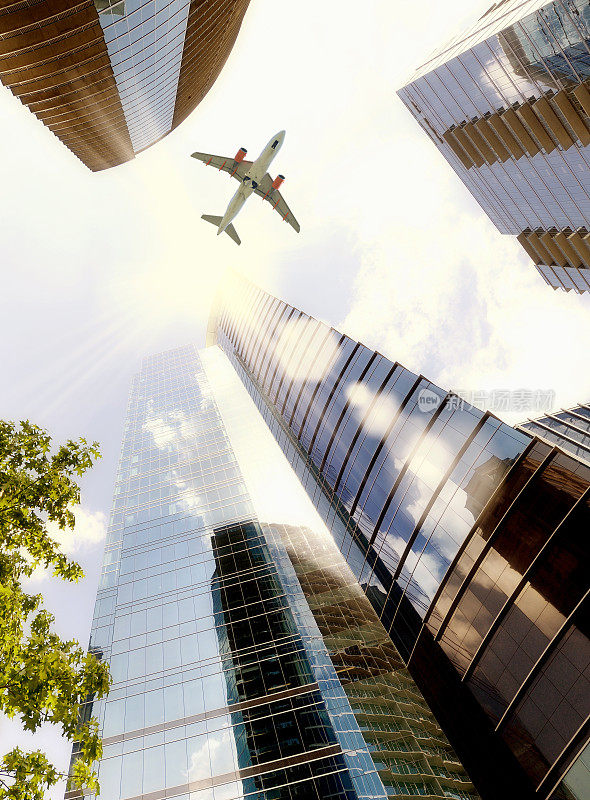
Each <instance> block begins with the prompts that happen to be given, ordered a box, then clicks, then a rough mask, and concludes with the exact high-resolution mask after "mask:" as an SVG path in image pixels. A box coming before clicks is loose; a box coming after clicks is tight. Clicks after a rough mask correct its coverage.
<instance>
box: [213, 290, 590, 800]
mask: <svg viewBox="0 0 590 800" xmlns="http://www.w3.org/2000/svg"><path fill="white" fill-rule="evenodd" d="M208 343H209V344H214V343H217V344H218V345H219V347H221V348H222V349H223V350H224V351H225V352H226V354H227V356H228V358H229V359H230V361H231V363H232V364H233V366H234V368H235V370H236V372H237V373H238V375H239V376H240V378H241V379H242V381H243V383H244V385H245V386H246V388H247V389H248V391H249V393H250V395H251V397H252V398H253V399H254V401H255V403H256V404H257V406H258V408H259V409H260V411H261V413H262V415H263V417H264V418H265V420H266V422H267V425H268V426H269V428H270V429H271V430H272V432H273V433H274V435H275V438H276V439H277V441H278V443H279V444H280V446H281V447H282V449H283V451H284V453H285V454H286V455H287V457H288V459H289V461H290V462H291V464H292V466H293V468H294V470H295V472H296V473H297V474H298V476H299V478H300V480H301V482H302V484H303V486H304V487H305V488H306V490H307V492H308V494H309V496H310V497H311V499H312V500H313V502H314V504H315V505H316V508H317V509H318V512H319V513H320V516H321V517H322V519H323V520H324V521H325V523H326V526H327V528H328V529H329V530H330V531H331V533H332V538H333V542H334V543H335V545H336V546H337V547H338V549H339V550H340V552H341V554H342V555H343V556H344V558H345V559H346V562H347V564H348V567H349V569H350V570H351V571H352V573H353V575H354V577H355V579H356V581H357V583H358V585H359V586H360V587H361V588H362V590H363V592H364V595H365V597H366V599H367V600H368V602H369V603H370V605H371V606H372V608H373V610H374V611H375V613H376V615H377V616H378V618H379V620H380V622H381V624H382V626H383V627H384V629H385V630H386V631H387V633H388V635H389V637H390V639H391V642H392V643H393V644H394V645H395V648H396V652H397V653H399V656H400V657H401V658H402V660H403V663H404V664H405V665H406V666H407V667H408V669H409V673H410V674H411V676H412V677H413V678H414V680H415V681H416V683H417V684H418V686H419V688H420V689H421V691H422V692H423V694H424V697H425V698H426V700H427V701H428V704H429V706H430V708H431V709H432V710H433V711H434V713H435V715H436V717H437V719H438V721H439V722H440V723H441V725H442V728H443V730H444V731H445V733H446V734H447V736H448V737H449V740H450V741H451V743H452V745H453V747H454V748H455V750H456V752H457V753H458V754H459V756H460V758H461V760H462V762H463V764H464V765H465V766H466V768H467V770H468V772H469V774H470V776H471V778H472V780H473V781H474V783H475V785H476V787H477V789H478V790H479V792H480V793H481V795H482V796H484V797H486V798H490V800H492V798H493V799H494V800H496V798H499V797H519V798H533V797H536V798H549V797H552V798H560V800H565V798H567V799H568V800H571V798H582V797H585V795H584V794H583V793H580V791H579V785H580V782H582V783H583V782H584V781H583V780H582V779H583V776H584V775H585V772H584V770H586V769H587V767H586V765H587V760H588V759H587V755H585V754H584V748H585V746H586V744H587V742H588V740H589V738H590V718H589V715H590V641H589V639H588V608H589V606H588V602H589V600H588V590H589V584H590V579H589V575H588V570H587V564H588V563H590V559H589V556H590V552H589V547H590V543H589V539H588V535H587V531H588V529H589V523H590V508H589V505H590V493H589V485H590V467H589V466H588V465H587V464H584V463H582V462H581V461H580V460H578V459H576V458H574V457H573V456H571V455H568V454H565V453H563V452H562V451H561V450H559V449H557V448H555V447H552V446H551V445H550V444H548V443H547V442H543V441H540V440H539V439H537V438H534V437H532V436H531V435H529V434H528V433H526V432H524V431H518V430H515V429H514V428H511V427H510V426H508V425H506V424H504V423H502V422H501V421H500V420H499V419H497V418H495V417H494V416H493V415H491V414H489V413H486V412H482V411H479V410H478V409H476V408H473V407H471V406H469V405H468V404H466V403H464V402H462V401H461V400H459V398H457V397H456V396H455V395H453V394H452V393H450V392H445V391H443V390H441V389H440V388H438V387H437V386H435V385H433V384H432V383H431V382H430V381H428V380H427V379H426V378H424V377H423V376H421V375H416V374H414V373H412V372H410V371H409V370H407V369H405V368H404V367H402V366H401V365H399V364H397V363H392V362H391V361H389V360H388V359H386V358H384V357H383V356H382V355H380V354H379V353H377V352H373V351H371V350H369V349H368V348H366V347H364V346H363V345H362V344H360V343H358V342H355V341H352V340H351V339H349V338H348V337H347V336H345V335H342V334H340V333H338V332H337V331H335V330H333V329H331V328H329V327H328V326H327V325H325V324H323V323H321V322H319V321H317V320H315V319H313V318H312V317H309V316H308V315H306V314H304V313H302V312H301V311H299V310H298V309H296V308H293V307H292V306H290V305H288V304H286V303H284V302H282V301H280V300H278V299H277V298H275V297H272V296H271V295H268V294H267V293H265V292H263V291H261V290H259V289H258V288H257V287H255V286H252V285H251V284H248V283H247V282H245V281H242V280H241V279H238V278H232V279H231V280H230V281H229V283H228V285H227V286H226V287H225V289H224V292H223V294H222V295H221V296H220V300H219V303H218V307H217V308H216V310H215V313H214V314H213V315H212V318H211V322H210V327H209V332H208ZM572 765H573V766H572ZM564 776H565V777H564ZM580 776H582V778H581V777H580Z"/></svg>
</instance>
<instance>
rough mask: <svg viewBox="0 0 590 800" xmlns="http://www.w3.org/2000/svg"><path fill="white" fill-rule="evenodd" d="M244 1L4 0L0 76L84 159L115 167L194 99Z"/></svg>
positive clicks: (224, 53) (97, 166)
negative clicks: (10, 0)
mask: <svg viewBox="0 0 590 800" xmlns="http://www.w3.org/2000/svg"><path fill="white" fill-rule="evenodd" d="M248 3H249V0H171V2H168V0H167V1H166V2H165V3H162V2H159V0H118V2H117V0H95V2H92V0H81V2H76V0H24V1H23V0H20V1H19V2H5V1H3V2H1V3H0V79H1V80H2V83H3V84H4V85H5V86H7V87H8V88H9V89H10V90H11V92H12V93H13V94H14V95H15V96H16V97H18V98H19V99H20V100H21V102H23V103H24V104H25V105H26V106H28V108H29V109H30V110H31V111H32V112H33V113H34V114H35V115H36V116H37V117H38V118H39V119H40V120H41V121H42V122H43V123H44V124H45V125H47V127H48V128H50V129H51V130H52V131H53V133H54V134H55V135H56V136H57V137H58V138H59V139H60V140H61V141H62V142H63V143H64V144H65V145H66V147H68V148H69V149H70V150H71V151H72V152H73V153H74V154H75V155H76V156H77V157H78V158H79V159H80V160H81V161H83V162H84V164H86V166H87V167H89V168H90V169H91V170H93V171H97V170H102V169H107V168H109V167H114V166H117V165H118V164H122V163H123V162H125V161H129V160H130V159H132V158H133V157H134V155H135V154H136V153H138V152H140V151H141V150H144V149H145V148H146V147H149V146H150V145H152V144H154V143H155V142H157V141H158V140H159V139H161V138H162V137H163V136H165V135H166V134H167V133H170V131H172V130H173V129H174V128H175V127H176V126H177V125H179V124H180V123H181V122H182V121H183V120H184V119H186V117H187V116H188V115H189V114H190V113H191V111H193V109H194V108H196V106H197V105H198V104H199V103H200V101H201V100H202V99H203V97H204V96H205V95H206V94H207V92H208V91H209V89H210V88H211V86H212V85H213V83H214V82H215V80H216V78H217V76H218V75H219V73H220V71H221V69H222V67H223V65H224V63H225V61H226V60H227V57H228V56H229V53H230V51H231V48H232V47H233V44H234V42H235V40H236V37H237V35H238V32H239V29H240V25H241V23H242V19H243V17H244V14H245V12H246V9H247V7H248Z"/></svg>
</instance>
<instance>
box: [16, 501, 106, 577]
mask: <svg viewBox="0 0 590 800" xmlns="http://www.w3.org/2000/svg"><path fill="white" fill-rule="evenodd" d="M74 514H75V517H76V525H75V527H74V530H72V529H71V528H67V529H66V530H61V529H60V528H59V526H58V524H57V523H56V522H48V523H47V533H48V534H49V536H50V537H51V538H52V539H54V540H55V541H56V542H57V543H58V544H59V548H60V550H61V551H62V552H63V553H65V554H66V555H68V556H74V558H77V557H78V555H82V554H86V553H88V552H89V551H91V550H92V549H93V548H95V547H97V546H98V545H99V544H100V543H101V542H102V541H103V540H104V538H105V536H106V530H107V520H106V516H105V514H103V512H102V511H88V510H87V509H85V508H83V507H82V506H79V507H78V508H76V509H75V510H74ZM51 574H52V573H51V570H46V569H43V568H42V567H37V568H36V569H35V570H34V572H33V574H32V575H31V577H30V578H29V580H31V581H35V582H38V581H43V580H45V579H46V578H48V577H49V576H50V575H51Z"/></svg>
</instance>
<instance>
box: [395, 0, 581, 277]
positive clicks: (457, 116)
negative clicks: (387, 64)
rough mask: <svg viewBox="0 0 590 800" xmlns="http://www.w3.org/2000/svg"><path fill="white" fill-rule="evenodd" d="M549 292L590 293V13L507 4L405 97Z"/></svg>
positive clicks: (522, 1) (421, 74)
mask: <svg viewBox="0 0 590 800" xmlns="http://www.w3.org/2000/svg"><path fill="white" fill-rule="evenodd" d="M398 95H399V97H400V98H401V100H402V101H403V102H404V103H405V105H406V106H407V108H408V110H409V111H410V112H411V113H412V114H413V116H414V117H415V119H416V120H417V122H418V123H419V124H420V125H421V126H422V128H423V129H424V131H425V132H426V133H427V134H428V136H429V137H430V138H431V139H432V141H433V142H434V144H435V145H436V147H438V149H439V150H440V152H441V153H442V155H443V156H444V157H445V158H446V159H447V161H448V162H449V164H450V165H451V167H452V168H453V169H454V170H455V172H456V173H457V174H458V175H459V177H460V178H461V180H462V181H463V183H464V184H465V185H466V186H467V188H468V189H469V191H470V192H471V193H472V194H473V196H474V197H475V199H476V200H477V201H478V202H479V204H480V205H481V207H482V208H483V209H484V211H485V212H486V214H487V215H488V216H489V217H490V219H491V220H492V222H493V223H494V224H495V225H496V227H497V228H498V229H499V230H500V232H501V233H504V234H509V235H512V236H515V237H516V238H517V239H518V241H519V242H520V244H521V245H522V247H523V248H524V250H525V251H526V253H527V254H528V255H529V256H530V257H531V259H532V260H533V262H534V264H535V265H536V268H537V270H538V271H539V273H540V274H541V275H542V277H543V278H544V280H545V281H546V282H547V283H548V284H549V285H550V286H552V287H553V288H554V289H557V288H560V289H565V290H566V291H573V292H578V293H579V292H587V291H589V290H590V6H589V5H588V3H587V2H586V0H554V2H549V3H548V2H540V0H501V2H498V3H495V4H494V5H493V6H492V7H491V8H490V9H489V10H488V11H487V12H486V13H485V14H484V15H483V16H482V17H481V18H480V19H479V20H477V22H476V23H475V24H474V25H473V26H472V27H471V28H470V29H469V30H468V31H466V32H465V33H464V34H463V35H460V36H457V37H455V38H454V39H453V40H452V41H451V42H450V43H449V44H448V45H446V46H445V47H443V48H441V49H440V50H438V51H437V52H436V53H435V54H434V55H433V56H432V57H431V58H430V59H429V60H428V61H426V62H425V63H424V64H423V65H422V66H421V67H420V68H419V69H418V70H417V72H416V73H415V74H414V75H413V76H412V78H411V80H410V81H409V83H408V84H407V85H406V86H404V87H403V88H402V89H400V90H399V92H398Z"/></svg>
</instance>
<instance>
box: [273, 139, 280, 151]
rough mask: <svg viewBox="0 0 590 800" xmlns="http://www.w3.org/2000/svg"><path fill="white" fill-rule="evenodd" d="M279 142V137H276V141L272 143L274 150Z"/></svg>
mask: <svg viewBox="0 0 590 800" xmlns="http://www.w3.org/2000/svg"><path fill="white" fill-rule="evenodd" d="M278 143H279V140H278V139H275V140H274V142H273V143H272V149H273V150H274V149H275V147H276V146H277V145H278Z"/></svg>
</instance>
